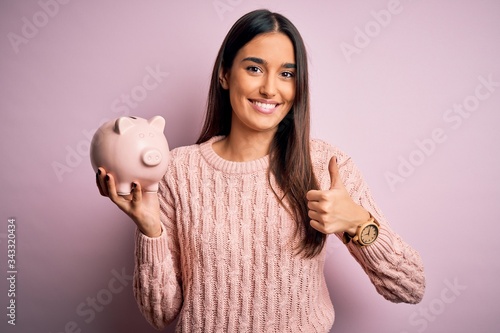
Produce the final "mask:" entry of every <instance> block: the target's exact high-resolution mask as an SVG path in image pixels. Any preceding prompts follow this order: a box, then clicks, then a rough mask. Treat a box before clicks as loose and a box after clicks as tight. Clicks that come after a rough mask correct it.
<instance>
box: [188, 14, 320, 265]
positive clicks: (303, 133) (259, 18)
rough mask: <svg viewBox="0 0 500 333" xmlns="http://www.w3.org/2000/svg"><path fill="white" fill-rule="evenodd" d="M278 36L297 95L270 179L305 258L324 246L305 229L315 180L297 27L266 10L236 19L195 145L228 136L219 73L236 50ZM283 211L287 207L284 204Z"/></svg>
mask: <svg viewBox="0 0 500 333" xmlns="http://www.w3.org/2000/svg"><path fill="white" fill-rule="evenodd" d="M270 32H280V33H283V34H285V35H286V36H288V38H290V40H291V42H292V44H293V47H294V52H295V62H296V64H297V69H296V76H295V77H296V92H295V99H294V102H293V105H292V108H291V109H290V111H289V112H288V114H287V115H286V117H285V118H284V119H283V120H282V121H281V123H280V124H279V126H278V130H277V132H276V134H275V136H274V138H273V142H272V144H271V147H270V152H269V154H270V168H269V174H268V179H269V181H270V179H271V178H270V177H271V174H270V173H272V174H273V176H274V177H275V179H276V182H277V184H278V186H279V187H280V189H281V190H282V191H283V197H279V196H278V194H277V193H276V191H275V190H274V189H273V191H274V193H275V195H276V196H277V197H278V200H279V201H280V203H281V204H283V200H284V199H286V200H287V201H288V204H289V205H288V206H289V207H290V209H291V211H290V213H291V214H292V216H293V217H294V219H295V221H296V223H297V228H296V232H299V234H300V235H302V242H301V246H300V248H299V252H303V253H304V254H305V256H306V257H309V258H310V257H314V256H316V255H317V254H319V253H320V252H321V250H322V248H323V246H324V244H325V241H326V235H325V234H323V233H321V232H319V231H317V230H315V229H314V228H312V227H311V225H310V218H309V216H308V207H307V200H306V193H307V191H309V190H311V189H318V182H317V180H316V177H315V176H314V172H313V168H312V162H311V155H310V147H309V132H310V111H309V84H308V70H307V54H306V49H305V46H304V42H303V40H302V37H301V36H300V33H299V32H298V30H297V28H296V27H295V26H294V25H293V24H292V22H290V21H289V20H288V19H287V18H286V17H284V16H282V15H280V14H278V13H272V12H270V11H268V10H263V9H262V10H256V11H252V12H250V13H248V14H246V15H244V16H243V17H241V18H240V19H239V20H238V21H237V22H236V23H235V24H234V25H233V27H232V28H231V29H230V31H229V32H228V34H227V36H226V38H225V39H224V41H223V43H222V46H221V48H220V50H219V53H218V55H217V58H216V60H215V64H214V68H213V72H212V78H211V81H210V89H209V93H208V100H207V113H206V116H205V122H204V125H203V128H202V130H201V134H200V137H199V138H198V141H197V143H198V144H200V143H202V142H205V141H207V140H208V139H210V138H211V137H213V136H216V135H228V134H229V132H230V131H231V115H232V109H231V104H230V101H229V92H228V90H225V89H223V87H222V86H221V84H220V81H219V73H220V72H221V71H222V72H223V73H225V72H227V71H229V70H230V69H231V66H232V65H233V61H234V58H235V57H236V54H237V53H238V51H239V50H240V49H241V48H242V47H243V46H244V45H245V44H247V43H248V42H250V41H251V40H252V39H253V38H255V37H256V36H258V35H261V34H264V33H270ZM283 206H284V207H285V208H286V207H287V205H283Z"/></svg>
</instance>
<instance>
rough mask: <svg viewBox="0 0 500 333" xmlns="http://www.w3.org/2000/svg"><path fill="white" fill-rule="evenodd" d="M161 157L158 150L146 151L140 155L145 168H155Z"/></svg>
mask: <svg viewBox="0 0 500 333" xmlns="http://www.w3.org/2000/svg"><path fill="white" fill-rule="evenodd" d="M162 159H163V156H162V154H161V152H160V151H159V150H158V149H147V150H146V151H144V153H143V154H142V162H143V163H144V164H146V165H147V166H152V167H153V166H156V165H158V164H160V162H161V161H162Z"/></svg>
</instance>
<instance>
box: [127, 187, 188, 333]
mask: <svg viewBox="0 0 500 333" xmlns="http://www.w3.org/2000/svg"><path fill="white" fill-rule="evenodd" d="M159 193H161V195H159V200H160V219H161V221H162V229H163V230H162V234H161V236H160V237H158V238H150V237H147V236H146V235H144V234H142V233H141V232H140V231H139V230H137V231H136V246H135V270H134V296H135V298H136V301H137V304H138V306H139V309H140V311H141V312H142V314H143V315H144V317H145V318H146V320H147V321H148V322H149V323H150V324H151V325H152V326H153V327H155V328H157V329H162V328H164V327H165V326H166V325H168V324H169V323H170V322H172V321H174V320H175V318H176V317H177V315H178V314H179V311H180V309H181V306H182V301H183V297H182V285H181V269H180V265H179V255H180V251H179V244H178V238H177V231H176V224H175V209H174V204H173V200H172V196H171V195H170V191H169V189H168V186H167V181H166V178H165V179H163V180H162V181H161V182H160V189H159Z"/></svg>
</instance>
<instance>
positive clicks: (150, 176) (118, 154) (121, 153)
mask: <svg viewBox="0 0 500 333" xmlns="http://www.w3.org/2000/svg"><path fill="white" fill-rule="evenodd" d="M164 128H165V119H163V117H160V116H155V117H153V118H151V119H149V120H146V119H143V118H139V117H120V118H118V119H115V120H111V121H108V122H107V123H104V124H103V125H102V126H101V127H99V128H98V129H97V131H96V133H95V134H94V137H93V138H92V142H91V144H90V161H91V163H92V168H93V169H94V171H95V172H97V169H98V168H99V167H103V168H104V169H105V170H106V172H109V173H111V174H112V175H113V177H114V179H115V183H116V189H117V192H118V194H119V195H126V194H130V191H131V186H132V182H134V181H138V182H139V183H140V184H141V187H142V189H143V190H144V191H146V192H156V191H158V183H159V181H160V179H161V178H162V177H163V175H164V174H165V172H166V171H167V166H168V161H169V147H168V142H167V139H166V138H165V135H164V134H163V129H164Z"/></svg>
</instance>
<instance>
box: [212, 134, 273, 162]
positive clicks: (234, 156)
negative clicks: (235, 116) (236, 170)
mask: <svg viewBox="0 0 500 333" xmlns="http://www.w3.org/2000/svg"><path fill="white" fill-rule="evenodd" d="M273 136H274V133H270V132H254V133H244V134H243V133H240V132H235V133H230V134H229V135H228V136H227V137H225V138H224V139H222V140H220V141H217V142H215V143H214V144H213V145H212V147H213V150H214V151H215V153H217V155H219V156H220V157H222V158H223V159H225V160H228V161H233V162H248V161H253V160H257V159H259V158H262V157H264V156H266V155H267V154H269V147H270V146H271V142H272V140H273Z"/></svg>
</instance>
